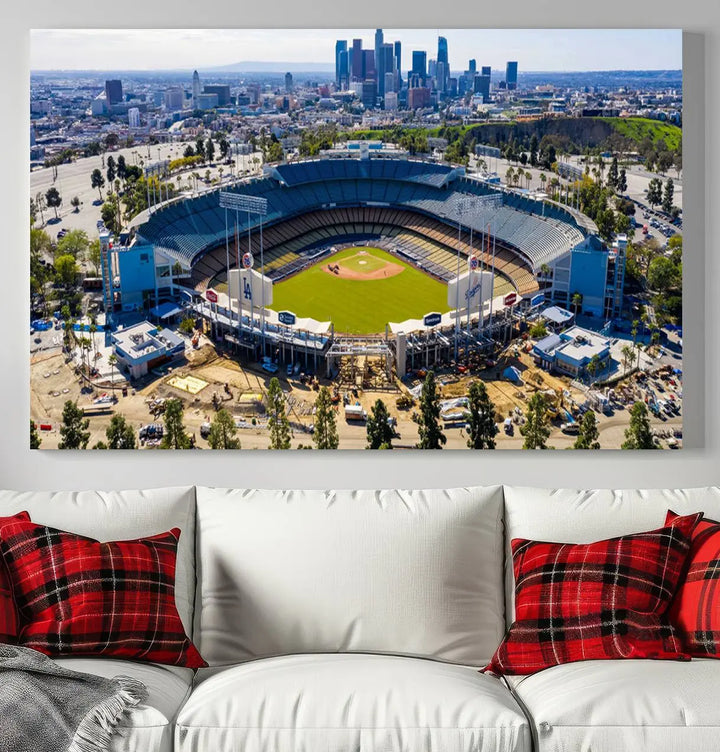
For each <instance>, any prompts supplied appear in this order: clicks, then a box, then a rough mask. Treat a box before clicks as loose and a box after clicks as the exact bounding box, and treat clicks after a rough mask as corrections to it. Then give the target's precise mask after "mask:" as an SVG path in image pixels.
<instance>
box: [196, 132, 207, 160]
mask: <svg viewBox="0 0 720 752" xmlns="http://www.w3.org/2000/svg"><path fill="white" fill-rule="evenodd" d="M195 155H196V156H198V157H202V158H203V160H204V159H205V144H204V143H203V140H202V137H198V139H197V140H196V141H195Z"/></svg>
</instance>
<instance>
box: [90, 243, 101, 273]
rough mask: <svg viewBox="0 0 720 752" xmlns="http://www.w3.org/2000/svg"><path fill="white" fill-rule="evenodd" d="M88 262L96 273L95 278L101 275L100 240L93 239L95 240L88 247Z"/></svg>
mask: <svg viewBox="0 0 720 752" xmlns="http://www.w3.org/2000/svg"><path fill="white" fill-rule="evenodd" d="M87 260H88V261H89V262H90V263H91V264H92V267H93V270H94V272H95V276H96V277H97V275H98V274H99V271H100V262H101V257H100V238H93V240H91V241H90V244H89V245H88V251H87Z"/></svg>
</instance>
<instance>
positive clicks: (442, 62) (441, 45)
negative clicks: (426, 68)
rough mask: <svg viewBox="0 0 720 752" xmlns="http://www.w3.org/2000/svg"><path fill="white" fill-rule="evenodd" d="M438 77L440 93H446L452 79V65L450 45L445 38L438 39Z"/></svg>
mask: <svg viewBox="0 0 720 752" xmlns="http://www.w3.org/2000/svg"><path fill="white" fill-rule="evenodd" d="M437 77H438V84H437V88H438V91H441V92H443V93H445V92H446V91H447V89H448V79H449V78H450V64H449V62H448V43H447V39H446V38H445V37H438V54H437Z"/></svg>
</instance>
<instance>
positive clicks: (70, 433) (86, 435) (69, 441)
mask: <svg viewBox="0 0 720 752" xmlns="http://www.w3.org/2000/svg"><path fill="white" fill-rule="evenodd" d="M89 425H90V420H89V419H88V418H86V417H85V414H84V413H83V411H82V408H80V407H78V406H77V405H76V404H75V403H74V402H73V401H72V400H67V402H65V405H64V406H63V412H62V425H61V426H60V443H59V444H58V448H59V449H87V445H88V441H90V431H88V430H87V429H88V426H89Z"/></svg>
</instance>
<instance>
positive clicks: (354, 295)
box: [271, 246, 448, 334]
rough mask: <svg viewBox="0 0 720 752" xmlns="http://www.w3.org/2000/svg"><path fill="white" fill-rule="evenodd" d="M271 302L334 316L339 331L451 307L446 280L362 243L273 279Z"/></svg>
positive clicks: (370, 328) (380, 327)
mask: <svg viewBox="0 0 720 752" xmlns="http://www.w3.org/2000/svg"><path fill="white" fill-rule="evenodd" d="M363 262H365V263H363ZM329 267H337V271H335V272H333V271H332V270H331V269H330V268H329ZM271 307H272V308H273V309H274V310H276V311H292V312H293V313H295V314H297V315H298V316H309V317H311V318H314V319H317V320H318V321H332V322H333V323H334V324H335V330H336V331H338V332H347V333H351V334H374V333H378V332H383V331H385V324H387V323H388V322H389V321H405V320H406V319H411V318H422V316H424V315H425V314H426V313H428V312H429V311H441V312H445V311H447V310H448V306H447V286H446V285H445V284H444V283H443V282H438V281H437V280H435V279H433V278H432V277H430V276H428V275H427V274H425V273H423V272H421V271H419V270H418V269H416V268H415V267H413V266H411V265H410V264H406V263H405V262H404V261H402V260H401V259H400V258H398V257H397V256H394V255H392V254H390V253H388V252H387V251H383V250H381V249H379V248H369V247H365V246H362V247H356V248H346V249H345V250H343V251H340V252H339V253H336V254H333V255H332V256H330V257H329V258H325V259H323V260H322V261H321V262H319V263H317V264H315V265H314V266H312V267H310V268H309V269H306V270H305V271H303V272H301V273H300V274H297V275H295V276H294V277H291V278H290V279H287V280H285V281H283V282H279V283H277V284H276V285H274V287H273V305H272V306H271Z"/></svg>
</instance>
